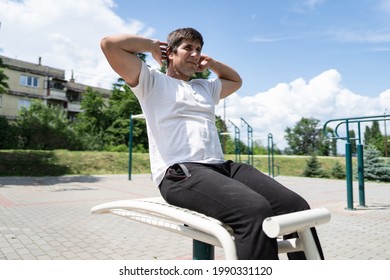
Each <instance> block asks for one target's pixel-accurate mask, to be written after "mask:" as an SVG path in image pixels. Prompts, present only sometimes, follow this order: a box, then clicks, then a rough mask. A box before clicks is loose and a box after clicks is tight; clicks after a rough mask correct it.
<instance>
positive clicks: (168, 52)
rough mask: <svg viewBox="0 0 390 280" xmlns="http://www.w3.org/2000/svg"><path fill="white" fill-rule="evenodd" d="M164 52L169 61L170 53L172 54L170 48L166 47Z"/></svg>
mask: <svg viewBox="0 0 390 280" xmlns="http://www.w3.org/2000/svg"><path fill="white" fill-rule="evenodd" d="M166 52H167V58H168V59H170V58H171V57H170V56H171V55H172V53H173V52H172V47H167V49H166Z"/></svg>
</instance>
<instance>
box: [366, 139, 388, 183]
mask: <svg viewBox="0 0 390 280" xmlns="http://www.w3.org/2000/svg"><path fill="white" fill-rule="evenodd" d="M380 155H381V153H380V152H379V151H378V150H377V149H376V148H375V146H374V145H369V146H368V147H367V149H366V151H365V153H364V178H365V179H367V180H371V181H382V182H390V164H389V163H387V164H386V162H384V161H383V160H382V159H381V158H380Z"/></svg>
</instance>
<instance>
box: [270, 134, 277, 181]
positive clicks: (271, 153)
mask: <svg viewBox="0 0 390 280" xmlns="http://www.w3.org/2000/svg"><path fill="white" fill-rule="evenodd" d="M274 166H275V164H274V140H273V135H272V133H269V134H268V175H269V176H271V175H272V178H274V177H275V168H274Z"/></svg>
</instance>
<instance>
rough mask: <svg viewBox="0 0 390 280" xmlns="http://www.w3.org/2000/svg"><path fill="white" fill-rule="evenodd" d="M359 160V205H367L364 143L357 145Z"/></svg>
mask: <svg viewBox="0 0 390 280" xmlns="http://www.w3.org/2000/svg"><path fill="white" fill-rule="evenodd" d="M356 149H357V160H358V179H359V206H362V207H365V206H366V199H365V194H364V157H363V145H362V144H358V145H357V147H356Z"/></svg>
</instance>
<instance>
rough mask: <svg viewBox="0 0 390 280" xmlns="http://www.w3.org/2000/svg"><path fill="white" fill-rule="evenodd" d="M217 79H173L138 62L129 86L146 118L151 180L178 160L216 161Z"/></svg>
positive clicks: (160, 176) (219, 158) (218, 154)
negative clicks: (135, 77)
mask: <svg viewBox="0 0 390 280" xmlns="http://www.w3.org/2000/svg"><path fill="white" fill-rule="evenodd" d="M221 88H222V84H221V81H220V80H219V79H212V80H205V79H194V80H191V81H189V82H186V81H182V80H178V79H174V78H172V77H169V76H167V75H165V74H163V73H161V72H160V71H158V70H154V69H149V68H148V66H147V65H146V64H145V63H142V70H141V73H140V77H139V84H138V85H137V86H136V87H132V90H133V92H134V94H135V95H136V96H137V98H138V100H139V102H140V105H141V108H142V111H143V113H144V115H145V118H146V125H147V131H148V139H149V156H150V166H151V171H152V176H153V180H154V182H155V183H156V185H159V184H160V182H161V181H162V179H163V177H164V174H165V172H166V170H167V168H168V167H169V166H171V165H173V164H175V163H180V162H201V163H220V162H223V152H222V148H221V144H220V141H219V135H218V131H217V128H216V126H215V105H216V104H218V102H219V99H220V93H221Z"/></svg>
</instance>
